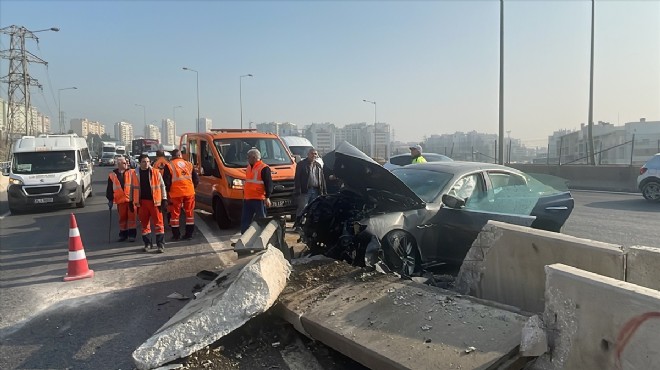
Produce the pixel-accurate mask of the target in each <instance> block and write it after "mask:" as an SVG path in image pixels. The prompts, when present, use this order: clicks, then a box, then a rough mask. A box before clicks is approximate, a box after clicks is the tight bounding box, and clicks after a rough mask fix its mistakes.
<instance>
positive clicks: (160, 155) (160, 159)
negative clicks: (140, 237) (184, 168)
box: [151, 150, 172, 225]
mask: <svg viewBox="0 0 660 370" xmlns="http://www.w3.org/2000/svg"><path fill="white" fill-rule="evenodd" d="M169 165H170V162H169V161H168V160H167V158H166V157H165V151H163V150H156V161H155V162H154V163H153V164H152V165H151V166H152V167H153V168H155V169H157V170H158V171H160V175H161V176H163V175H164V174H165V169H166V168H168V167H169ZM163 180H164V178H163ZM171 215H172V203H171V202H170V204H169V205H168V207H167V213H166V222H165V224H166V225H167V224H169V223H170V218H171Z"/></svg>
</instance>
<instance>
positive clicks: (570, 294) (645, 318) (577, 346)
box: [533, 265, 660, 370]
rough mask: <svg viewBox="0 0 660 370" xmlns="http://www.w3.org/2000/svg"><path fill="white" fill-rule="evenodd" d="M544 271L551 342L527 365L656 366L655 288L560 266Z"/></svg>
mask: <svg viewBox="0 0 660 370" xmlns="http://www.w3.org/2000/svg"><path fill="white" fill-rule="evenodd" d="M545 270H546V288H545V295H546V309H545V312H544V315H543V316H544V318H543V320H544V322H545V325H546V327H547V333H548V335H549V342H550V343H551V345H550V352H549V353H547V354H545V355H543V356H541V357H540V358H539V359H538V360H537V361H536V363H535V364H534V366H533V369H543V370H548V369H631V370H632V369H658V364H660V335H658V333H660V292H658V291H656V290H652V289H648V288H643V287H640V286H637V285H634V284H629V283H626V282H622V281H618V280H615V279H611V278H608V277H604V276H600V275H597V274H593V273H590V272H587V271H582V270H579V269H576V268H574V267H570V266H565V265H551V266H547V267H546V268H545Z"/></svg>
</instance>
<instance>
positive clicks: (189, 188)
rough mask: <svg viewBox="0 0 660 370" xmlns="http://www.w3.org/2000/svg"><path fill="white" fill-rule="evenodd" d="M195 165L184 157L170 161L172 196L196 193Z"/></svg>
mask: <svg viewBox="0 0 660 370" xmlns="http://www.w3.org/2000/svg"><path fill="white" fill-rule="evenodd" d="M192 171H193V165H192V163H190V162H187V161H186V160H184V159H182V158H175V159H173V160H172V162H170V173H171V174H172V186H170V198H179V197H187V196H191V195H195V186H194V185H193V182H192Z"/></svg>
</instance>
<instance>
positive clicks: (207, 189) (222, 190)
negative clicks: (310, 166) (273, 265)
mask: <svg viewBox="0 0 660 370" xmlns="http://www.w3.org/2000/svg"><path fill="white" fill-rule="evenodd" d="M180 148H181V154H182V157H183V158H184V159H186V160H187V161H190V162H191V163H192V164H193V166H194V168H195V170H196V171H197V173H198V174H199V185H198V186H197V189H196V191H195V207H196V208H198V209H202V210H205V211H207V212H212V213H213V215H214V217H215V219H216V222H217V223H218V226H219V227H220V228H222V229H227V228H230V227H231V226H232V225H233V224H236V223H237V222H238V221H240V219H241V212H242V207H243V184H244V183H245V171H246V168H247V165H248V162H247V152H248V150H250V149H252V148H257V149H259V151H260V152H261V159H262V161H263V162H264V163H266V164H267V165H268V166H270V169H271V173H272V177H273V193H272V196H271V198H270V199H271V202H272V206H271V207H270V208H268V209H267V213H268V215H269V216H273V215H289V214H293V213H295V210H296V205H295V204H294V203H293V178H294V176H295V170H296V164H295V161H294V160H293V157H292V155H291V153H290V152H289V150H288V149H287V147H286V145H284V143H283V142H282V140H281V139H280V137H279V136H277V135H276V134H271V133H262V132H257V131H256V130H254V129H219V130H211V131H210V132H205V133H201V132H200V133H187V134H183V135H182V136H181V142H180Z"/></svg>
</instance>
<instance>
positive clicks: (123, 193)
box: [109, 170, 131, 204]
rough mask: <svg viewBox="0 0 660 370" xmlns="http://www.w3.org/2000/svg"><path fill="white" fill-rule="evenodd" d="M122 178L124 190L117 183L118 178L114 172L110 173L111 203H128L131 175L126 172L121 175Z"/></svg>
mask: <svg viewBox="0 0 660 370" xmlns="http://www.w3.org/2000/svg"><path fill="white" fill-rule="evenodd" d="M123 176H124V188H122V187H121V183H120V182H119V177H117V174H116V173H115V171H112V172H110V175H109V177H110V180H111V181H112V195H113V198H114V199H113V201H114V203H115V204H122V203H128V202H129V196H130V194H131V175H130V171H128V170H126V171H124V173H123Z"/></svg>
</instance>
